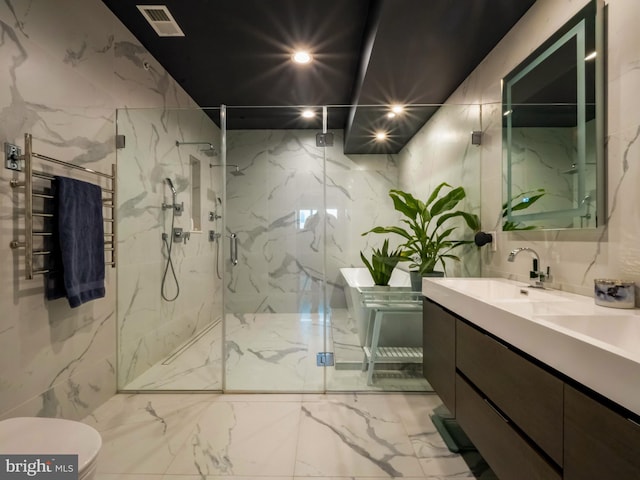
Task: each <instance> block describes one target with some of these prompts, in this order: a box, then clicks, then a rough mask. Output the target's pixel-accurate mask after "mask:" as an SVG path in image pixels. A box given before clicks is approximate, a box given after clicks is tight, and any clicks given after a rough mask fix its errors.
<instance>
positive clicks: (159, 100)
mask: <svg viewBox="0 0 640 480" xmlns="http://www.w3.org/2000/svg"><path fill="white" fill-rule="evenodd" d="M0 34H1V35H2V42H1V43H0V59H1V61H2V64H3V65H4V66H5V68H4V69H2V72H0V134H1V135H0V137H1V138H2V141H7V142H11V143H15V144H17V145H18V146H21V145H22V143H23V138H24V134H25V133H31V134H32V135H33V138H34V142H33V146H34V151H36V152H38V153H41V154H44V155H47V156H50V157H54V158H59V159H61V160H64V161H68V162H72V163H76V164H79V165H84V166H87V167H89V168H92V169H95V170H98V171H103V172H110V170H111V165H112V164H113V163H116V161H117V159H118V157H119V152H116V148H115V141H114V137H115V134H116V123H117V122H118V123H119V122H120V120H121V119H124V118H126V115H123V116H122V117H120V115H119V114H120V113H122V110H121V111H120V112H119V113H118V114H116V110H117V109H119V108H122V107H130V108H131V107H141V108H143V107H147V108H148V107H158V106H160V107H161V108H159V109H158V110H157V115H156V116H154V117H153V118H150V119H149V120H150V122H149V123H151V124H152V125H153V131H155V132H156V133H157V137H162V138H163V140H164V141H165V142H166V143H169V142H171V144H172V145H173V144H174V143H173V142H175V140H176V139H178V138H185V137H189V136H194V137H195V136H197V135H199V134H201V133H203V132H204V126H203V123H202V121H200V122H197V121H196V122H193V121H189V119H188V118H185V121H184V122H180V121H178V122H177V123H179V124H180V126H179V131H180V134H181V135H180V136H177V134H176V132H175V131H172V130H171V127H172V126H173V125H174V123H172V122H171V118H170V116H169V115H168V114H167V112H166V110H167V109H169V108H170V107H194V106H195V104H194V102H193V100H192V99H191V98H189V96H188V95H186V93H185V92H184V91H183V90H182V89H181V88H180V87H179V86H178V85H177V83H176V82H175V81H174V80H173V79H171V78H170V77H169V76H168V75H167V73H166V72H165V71H164V69H163V68H162V67H161V66H160V65H159V64H158V63H157V62H156V61H155V59H153V58H152V57H151V55H149V53H148V52H147V51H146V49H145V48H144V47H143V46H142V45H141V44H140V42H139V41H137V40H136V39H135V38H134V37H133V36H132V35H131V33H130V32H129V31H128V30H127V29H126V28H125V27H124V26H123V25H122V24H121V23H120V22H119V21H118V20H117V19H116V18H115V17H114V15H113V14H112V13H111V12H110V11H109V9H108V8H107V7H106V6H105V5H104V4H103V3H102V2H101V1H99V0H56V1H55V2H51V1H47V0H33V1H13V0H11V1H10V0H7V1H5V2H2V3H0ZM212 125H213V122H211V121H209V126H212ZM209 131H211V129H209ZM144 132H146V130H144V129H143V130H141V131H140V133H141V134H142V133H144ZM120 133H124V132H120ZM134 138H135V136H134V135H133V134H132V135H131V136H129V137H128V140H133V139H134ZM148 146H149V144H147V147H148ZM174 148H175V147H174ZM138 153H139V155H138V156H137V157H136V159H135V160H136V162H134V163H133V166H132V169H135V166H136V165H139V163H137V161H140V162H141V163H142V160H143V159H148V158H150V157H151V158H156V155H157V154H158V153H160V154H162V153H163V152H162V151H161V150H159V149H155V150H154V151H153V152H152V153H151V149H150V148H146V149H141V151H139V152H138ZM154 154H155V155H154ZM170 161H171V159H170V158H168V157H167V163H170ZM41 168H42V169H43V170H45V171H49V172H51V173H54V174H62V175H70V176H74V177H76V176H78V175H79V177H77V178H81V179H83V180H86V181H93V182H96V178H95V177H93V176H82V174H79V173H78V172H73V173H72V172H67V171H66V170H65V169H59V168H58V167H57V166H52V165H42V166H41ZM124 170H125V171H126V169H124ZM139 173H140V172H135V171H134V173H133V174H132V178H136V177H138V176H139ZM156 173H158V174H160V173H162V172H161V171H160V170H157V169H156ZM21 175H22V174H16V173H13V172H11V171H10V170H6V169H4V168H2V169H0V198H2V209H0V227H1V228H0V244H1V245H3V247H2V248H1V249H0V286H1V287H2V288H0V302H1V305H2V315H1V316H0V418H4V417H8V416H18V415H25V416H28V415H44V416H61V417H66V418H82V417H84V416H85V415H86V414H87V413H88V412H91V411H92V410H93V409H94V408H95V407H96V406H97V405H100V404H101V403H103V402H104V401H106V400H107V399H108V398H110V397H111V396H112V395H113V394H114V393H115V391H116V368H115V366H116V364H118V363H119V362H120V361H121V360H123V358H120V359H118V358H117V356H116V331H117V329H118V328H119V326H118V325H116V295H115V289H116V277H117V276H119V273H120V272H117V271H116V270H113V269H107V272H106V290H107V295H106V296H105V298H103V299H100V300H96V301H94V302H90V303H88V304H85V305H82V306H81V307H79V308H77V309H70V308H69V307H68V305H66V304H65V302H66V300H64V299H61V300H56V301H51V302H47V301H46V300H45V299H44V292H43V288H42V277H40V276H38V277H36V278H35V279H34V280H25V279H24V262H23V260H22V258H21V256H20V255H19V252H17V251H13V250H10V249H9V248H8V245H9V242H10V241H12V240H14V239H21V238H22V237H23V236H24V224H23V220H22V217H21V215H16V212H19V211H20V209H22V208H23V199H22V196H21V195H20V194H19V193H18V192H16V191H15V190H13V189H11V188H10V187H9V180H10V179H12V178H16V179H20V176H21ZM157 180H159V179H158V178H156V181H157ZM98 181H99V180H98ZM123 183H126V180H125V181H124V182H123ZM105 186H107V185H105ZM145 190H146V189H141V190H138V191H136V192H135V195H132V197H131V198H129V197H128V196H125V197H124V198H123V200H124V201H125V202H127V203H126V205H125V206H124V207H123V208H122V209H121V211H122V214H123V217H125V222H126V217H127V216H128V215H131V217H132V218H137V219H138V220H140V226H141V227H142V228H143V229H149V230H152V229H153V228H154V226H155V228H156V231H157V229H158V228H159V226H158V224H159V223H160V222H159V219H158V218H157V215H156V219H155V220H154V221H152V222H147V221H146V220H147V218H148V217H149V216H151V217H153V215H150V214H152V213H153V214H156V213H157V210H150V208H149V207H150V205H151V204H153V202H155V201H156V199H155V198H154V199H150V198H149V196H148V195H146V196H140V192H141V191H145ZM124 238H125V241H126V238H127V234H126V229H125V237H124ZM123 246H124V248H123V249H122V250H121V252H122V253H123V254H124V255H123V256H122V258H121V259H120V260H119V267H126V266H129V265H128V264H127V263H128V262H127V258H126V257H127V248H126V247H127V246H130V245H123ZM138 250H140V249H138ZM147 250H148V248H147ZM135 253H136V249H134V254H135ZM158 256H159V254H158ZM138 258H139V259H140V260H141V261H144V259H146V258H147V257H146V256H139V257H138ZM181 260H182V259H181ZM182 263H184V264H185V267H187V268H192V265H189V261H188V260H182ZM141 269H142V268H141ZM148 271H149V270H147V272H148ZM125 273H126V274H129V271H127V272H125ZM136 273H137V272H136ZM203 273H204V272H203ZM154 275H156V276H157V272H154ZM132 277H133V278H134V279H137V278H140V277H139V276H138V275H136V274H135V273H134V274H133V275H132ZM194 279H195V281H196V282H199V281H201V278H197V275H196V276H194ZM143 283H144V282H143ZM126 285H127V286H128V284H126ZM210 292H215V288H209V293H210ZM146 294H147V291H146V290H145V289H144V288H143V287H140V288H139V289H137V290H136V295H135V298H133V299H130V298H127V297H125V301H128V300H132V309H131V311H132V312H135V313H136V314H137V315H138V316H139V317H140V315H141V314H140V309H138V307H139V304H138V303H137V302H139V301H141V300H143V299H145V300H147V298H146V297H145V295H146ZM195 294H199V295H202V292H201V291H197V292H195ZM201 298H211V295H207V296H202V297H201ZM214 298H215V293H214ZM199 306H200V305H199ZM209 306H210V307H211V308H215V300H209ZM189 316H190V317H191V318H192V319H193V320H190V321H188V322H185V321H184V319H179V320H176V322H177V323H174V325H172V326H165V327H164V330H160V331H158V334H157V335H156V336H155V337H153V340H152V339H151V338H146V339H145V341H139V339H140V338H141V336H142V335H138V336H137V337H132V338H130V340H131V342H133V343H134V344H136V345H138V343H139V344H140V348H139V349H138V350H137V352H136V355H135V361H134V362H133V363H135V365H136V366H138V367H142V368H144V367H145V365H147V364H148V363H149V357H148V355H153V353H154V351H155V350H156V349H157V348H158V345H163V348H168V349H169V350H170V349H171V348H172V345H173V343H172V342H179V341H181V338H180V335H181V334H182V333H181V332H182V331H183V330H193V329H194V328H197V325H203V324H206V322H207V321H209V318H208V316H207V315H205V314H204V309H203V308H200V309H199V310H196V311H195V312H189ZM180 323H181V324H185V323H186V324H188V327H186V328H185V327H183V328H178V327H177V325H178V324H180ZM134 324H135V322H131V324H130V325H128V326H125V327H124V329H121V330H120V331H121V332H122V333H123V334H124V335H125V337H126V334H127V333H128V331H131V330H132V328H131V327H133V326H134ZM136 326H138V327H140V325H139V324H138V325H136ZM142 328H145V327H142ZM127 330H128V331H127ZM133 330H135V328H133ZM134 333H135V332H134ZM127 338H128V337H127ZM132 357H133V356H132ZM122 371H124V372H131V373H134V371H135V368H134V366H131V367H129V366H128V365H126V364H125V365H124V369H123V370H122ZM135 373H137V372H135Z"/></svg>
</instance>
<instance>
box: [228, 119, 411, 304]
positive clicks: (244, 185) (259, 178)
mask: <svg viewBox="0 0 640 480" xmlns="http://www.w3.org/2000/svg"><path fill="white" fill-rule="evenodd" d="M316 133H317V131H315V130H281V131H271V130H269V131H264V130H263V131H236V130H230V131H229V132H228V158H227V162H228V163H229V164H237V165H238V166H239V168H240V170H241V171H242V172H243V173H244V175H243V176H240V177H233V176H230V177H229V178H228V183H227V202H228V204H227V219H226V228H227V233H232V232H233V233H237V234H238V238H239V242H238V243H239V263H238V265H237V266H235V267H233V268H231V270H230V280H229V284H228V291H227V298H226V301H227V302H228V305H229V306H230V309H231V311H235V312H257V311H273V312H298V311H302V312H305V311H306V312H318V311H319V310H318V309H319V305H320V304H321V296H322V293H321V281H322V275H323V264H322V263H323V255H324V253H325V252H324V251H323V248H324V247H323V245H324V244H325V241H326V258H327V265H326V277H327V284H328V293H327V295H328V298H329V301H330V304H331V305H332V306H335V307H342V308H345V307H346V303H345V299H344V293H343V291H342V285H343V283H342V281H341V279H340V273H339V268H341V267H346V266H360V265H361V264H362V261H361V260H360V253H359V252H360V250H363V251H365V252H367V251H368V249H369V247H370V246H376V247H379V246H380V245H381V244H382V241H383V239H382V238H380V236H376V235H372V236H368V237H362V236H361V233H363V232H365V231H367V230H369V229H371V228H372V227H374V226H376V225H387V224H394V223H395V222H396V218H397V217H396V214H395V212H394V211H393V205H392V203H391V200H390V199H389V197H388V195H387V194H388V191H389V189H390V188H395V187H396V186H397V178H398V177H397V175H398V174H397V165H396V160H395V158H394V157H393V156H391V155H389V156H387V155H344V154H343V153H342V145H343V138H342V135H343V134H342V131H334V132H333V133H334V135H335V140H334V146H333V147H327V148H326V151H323V149H322V148H319V147H316V137H315V136H316ZM325 154H326V210H327V213H326V220H327V222H326V223H327V226H326V239H325V232H324V228H323V222H322V220H323V204H324V202H325V200H324V195H325V187H324V186H323V183H324V177H323V164H324V163H325V160H324V155H325ZM385 200H386V201H385ZM312 214H313V215H312ZM306 215H310V216H309V217H308V218H307V217H306ZM227 248H228V247H225V252H226V251H227Z"/></svg>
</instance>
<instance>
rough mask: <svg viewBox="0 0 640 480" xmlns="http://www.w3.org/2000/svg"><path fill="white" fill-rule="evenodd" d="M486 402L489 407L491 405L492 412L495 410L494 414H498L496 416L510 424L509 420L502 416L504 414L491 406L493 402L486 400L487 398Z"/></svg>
mask: <svg viewBox="0 0 640 480" xmlns="http://www.w3.org/2000/svg"><path fill="white" fill-rule="evenodd" d="M484 401H485V403H486V404H487V405H489V407H491V410H493V411H494V412H496V415H498V416H499V417H500V418H501V419H502V420H504V423H509V420H507V419H506V418H505V417H504V415H502V414H501V413H500V412H499V411H498V409H497V408H496V407H494V406H493V405H492V404H491V402H490V401H489V400H488V399H486V398H485V399H484Z"/></svg>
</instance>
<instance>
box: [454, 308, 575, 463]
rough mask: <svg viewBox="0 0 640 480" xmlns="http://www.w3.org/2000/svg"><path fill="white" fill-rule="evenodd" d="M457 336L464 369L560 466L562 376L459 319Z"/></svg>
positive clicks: (459, 364) (458, 361) (458, 358)
mask: <svg viewBox="0 0 640 480" xmlns="http://www.w3.org/2000/svg"><path fill="white" fill-rule="evenodd" d="M456 340H457V348H456V351H457V353H456V364H457V367H458V369H459V370H460V372H462V373H463V374H464V376H465V377H467V378H468V379H469V381H470V382H471V383H473V384H474V385H475V386H476V388H477V389H478V390H480V391H481V392H482V393H483V394H484V395H485V396H486V397H487V398H489V399H490V400H491V402H493V404H494V405H496V406H497V407H498V408H499V409H500V410H501V411H502V412H503V413H504V414H505V415H506V416H507V417H508V418H509V419H510V420H511V421H513V422H514V423H515V424H516V425H517V426H518V427H519V428H520V429H521V430H522V431H523V432H524V433H525V435H527V436H528V437H529V438H530V439H531V440H532V441H533V442H534V443H536V444H537V445H538V446H539V447H540V448H542V450H544V451H545V452H546V453H547V455H549V456H550V457H551V458H552V459H553V460H554V461H555V462H556V463H557V464H558V465H560V466H562V461H563V453H562V447H563V445H562V435H563V430H562V429H563V426H562V423H563V382H562V381H561V380H560V379H558V378H556V377H554V376H553V375H551V374H550V373H549V372H546V371H545V370H543V369H542V368H540V367H539V366H537V365H535V364H533V363H532V362H530V361H529V360H527V359H525V358H524V357H522V356H521V355H520V354H518V353H516V352H514V351H513V350H509V349H508V348H507V347H506V346H505V345H504V344H502V343H500V342H498V341H497V340H494V339H493V338H492V337H490V336H488V335H486V334H485V333H483V332H481V331H479V330H477V329H476V328H474V327H472V326H470V325H469V324H467V323H465V322H462V321H460V320H458V324H457V326H456Z"/></svg>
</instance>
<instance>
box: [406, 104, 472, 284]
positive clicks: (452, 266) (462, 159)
mask: <svg viewBox="0 0 640 480" xmlns="http://www.w3.org/2000/svg"><path fill="white" fill-rule="evenodd" d="M480 125H481V111H480V105H478V104H475V105H474V104H467V105H464V104H449V105H443V106H442V107H440V108H439V109H438V111H437V112H436V113H435V114H434V115H433V116H432V117H431V119H430V120H429V121H428V122H427V124H426V125H425V126H424V127H423V128H422V129H421V130H420V131H419V132H418V133H417V134H416V135H415V136H414V137H413V138H412V139H411V141H410V142H409V143H408V144H407V145H406V146H405V147H404V148H403V149H402V150H401V151H400V153H399V154H398V163H399V167H400V187H401V188H402V189H403V190H406V191H409V192H411V193H412V194H413V195H415V196H416V197H418V198H420V199H421V200H423V201H426V200H427V198H428V197H429V195H430V194H431V192H432V191H433V189H434V188H435V187H437V186H438V185H439V184H440V183H441V182H447V183H448V184H450V185H451V186H452V187H458V186H462V187H464V189H465V192H466V198H465V199H464V200H463V201H462V202H460V204H459V205H458V208H460V209H464V210H465V211H467V212H471V213H475V214H476V215H480V172H481V168H480V167H481V163H480V152H481V150H480V147H479V146H477V145H472V144H471V132H472V131H477V130H480ZM452 224H453V223H452ZM456 233H457V234H459V236H457V237H456V236H453V237H452V238H456V239H459V238H460V239H462V238H464V239H467V240H469V239H472V238H473V232H470V231H469V229H468V228H467V227H466V226H465V225H464V223H459V224H458V231H457V232H456ZM452 253H454V254H455V255H457V256H459V257H460V258H461V261H460V262H455V261H447V265H446V273H447V275H448V276H472V277H473V276H479V275H480V257H479V253H478V250H477V248H476V247H475V246H472V245H469V246H464V247H461V248H459V249H458V250H457V251H455V250H454V251H453V252H452ZM438 269H439V270H441V268H438Z"/></svg>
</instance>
